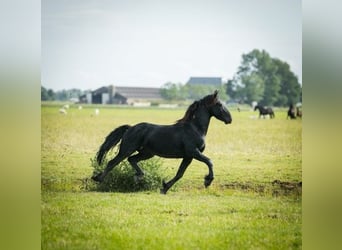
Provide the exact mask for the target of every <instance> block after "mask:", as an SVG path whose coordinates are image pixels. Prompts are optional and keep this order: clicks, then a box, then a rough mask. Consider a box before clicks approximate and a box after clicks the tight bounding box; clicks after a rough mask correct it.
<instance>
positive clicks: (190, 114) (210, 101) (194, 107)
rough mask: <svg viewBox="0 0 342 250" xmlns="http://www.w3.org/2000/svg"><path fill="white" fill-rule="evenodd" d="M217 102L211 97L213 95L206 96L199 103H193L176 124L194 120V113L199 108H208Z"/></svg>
mask: <svg viewBox="0 0 342 250" xmlns="http://www.w3.org/2000/svg"><path fill="white" fill-rule="evenodd" d="M217 101H218V100H217V98H216V96H215V97H213V95H207V96H205V97H203V98H202V99H201V100H199V101H194V102H193V103H192V104H191V105H190V106H189V107H188V109H187V110H186V112H185V114H184V116H183V118H181V119H179V120H177V121H176V123H184V122H189V121H191V120H192V119H193V118H194V114H195V112H196V111H197V109H198V108H199V107H200V106H210V105H213V104H215V103H216V102H217Z"/></svg>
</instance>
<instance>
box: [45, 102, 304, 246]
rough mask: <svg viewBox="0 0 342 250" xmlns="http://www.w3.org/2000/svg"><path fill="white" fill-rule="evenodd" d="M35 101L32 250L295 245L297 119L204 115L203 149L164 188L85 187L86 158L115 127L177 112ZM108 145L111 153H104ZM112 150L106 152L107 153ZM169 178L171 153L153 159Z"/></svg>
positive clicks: (166, 120) (167, 119)
mask: <svg viewBox="0 0 342 250" xmlns="http://www.w3.org/2000/svg"><path fill="white" fill-rule="evenodd" d="M58 109H59V107H58V106H54V105H44V104H43V105H42V112H41V114H42V117H41V119H42V121H41V122H42V126H41V127H42V132H41V133H42V138H41V151H42V152H41V155H42V159H41V181H42V183H41V184H42V185H41V187H42V203H41V215H42V229H41V246H42V249H301V235H302V233H301V225H302V219H301V212H302V209H301V132H302V126H301V125H302V124H301V120H286V111H285V110H276V111H275V114H276V118H275V119H273V120H270V119H255V118H256V117H255V116H257V115H258V113H257V112H253V111H243V112H237V111H235V110H230V111H231V113H232V117H233V123H232V124H231V125H224V124H223V123H221V122H220V121H218V120H215V119H214V118H213V119H212V121H211V124H210V127H209V131H208V135H207V138H206V144H207V146H206V150H205V151H204V154H205V155H207V156H208V157H210V158H211V159H212V161H213V163H214V173H215V180H214V181H213V183H212V185H211V186H210V187H209V188H208V189H205V188H204V186H203V177H204V176H205V175H206V174H207V172H208V169H207V167H206V166H205V165H204V164H203V163H200V162H197V161H193V162H192V164H191V165H190V166H189V168H188V169H187V171H186V173H185V175H184V177H183V178H182V179H181V180H180V181H179V182H178V183H177V184H176V185H175V186H174V187H173V188H172V189H171V190H169V192H168V193H167V195H160V194H159V190H158V188H156V190H152V191H144V192H131V193H119V192H116V193H108V192H90V191H87V190H84V189H83V188H82V183H83V181H84V179H86V178H89V177H90V176H91V174H92V171H93V169H92V166H91V159H93V157H94V155H95V153H96V152H97V150H98V147H99V146H100V145H101V144H102V142H103V140H104V138H105V137H106V136H107V134H108V133H109V132H110V131H112V130H113V129H114V128H115V127H117V126H119V125H122V124H135V123H138V122H142V121H146V122H152V123H158V124H171V123H173V122H174V121H176V120H177V119H179V118H180V117H182V115H183V114H184V112H185V109H172V110H171V109H157V108H146V109H138V108H137V109H133V108H119V107H114V108H113V107H105V108H100V114H99V115H98V116H96V115H95V114H94V109H95V107H94V106H86V107H83V109H82V110H79V109H77V106H71V108H70V109H69V110H68V114H67V115H62V114H59V112H58ZM114 151H115V150H114ZM112 155H113V153H112ZM160 160H161V161H162V166H161V167H160V168H161V171H162V172H164V173H165V178H166V179H169V178H172V177H173V176H174V175H175V173H176V171H177V169H178V165H179V164H180V160H177V159H160Z"/></svg>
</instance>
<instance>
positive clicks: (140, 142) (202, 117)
mask: <svg viewBox="0 0 342 250" xmlns="http://www.w3.org/2000/svg"><path fill="white" fill-rule="evenodd" d="M212 116H214V117H215V118H217V119H218V120H221V121H223V122H224V123H225V124H228V123H231V122H232V118H231V115H230V113H229V111H228V110H227V108H226V107H225V106H224V105H222V103H221V102H220V101H219V99H218V97H217V91H215V92H214V94H212V95H208V96H205V97H204V98H202V99H201V100H199V101H195V102H194V103H192V104H191V105H190V106H189V107H188V109H187V111H186V112H185V115H184V117H183V118H182V119H180V120H178V121H177V122H176V123H175V124H173V125H156V124H150V123H139V124H137V125H134V126H130V125H123V126H120V127H118V128H116V129H115V130H113V131H112V132H111V133H110V134H109V135H108V136H107V137H106V139H105V141H104V143H103V144H102V145H101V147H100V149H99V151H98V153H97V162H98V163H99V164H101V163H102V160H103V158H104V157H105V155H106V153H107V152H108V151H109V150H110V149H111V148H112V147H114V146H115V145H116V144H117V143H119V141H120V140H121V144H120V149H119V153H118V154H117V155H116V156H115V157H114V159H112V160H110V161H109V162H108V164H107V167H106V168H105V170H104V171H103V172H102V173H100V174H98V175H96V176H93V177H92V179H93V180H95V181H98V182H102V181H103V179H104V178H105V176H106V175H107V174H108V173H109V172H110V171H111V170H112V169H113V168H114V167H115V166H116V165H117V164H118V163H119V162H121V161H122V160H124V159H125V158H127V157H128V161H129V163H130V164H131V165H132V167H133V168H134V169H135V170H136V180H139V179H141V178H142V177H143V175H144V173H143V171H142V170H141V168H140V167H139V166H138V164H137V163H138V162H139V161H142V160H146V159H149V158H151V157H153V156H154V155H158V156H160V157H165V158H183V160H182V162H181V164H180V166H179V169H178V171H177V174H176V176H175V177H173V178H172V179H171V180H170V181H168V182H164V181H163V188H162V189H161V190H160V192H161V193H162V194H166V192H167V191H168V190H169V188H171V187H172V185H173V184H175V183H176V182H177V181H178V180H179V179H180V178H181V177H182V176H183V174H184V172H185V170H186V169H187V167H188V166H189V165H190V163H191V161H192V160H193V159H196V160H198V161H201V162H204V163H205V164H206V165H207V166H208V169H209V174H208V175H207V176H205V178H204V185H205V187H208V186H209V185H210V184H211V182H212V181H213V179H214V172H213V164H212V162H211V160H210V159H209V158H208V157H206V156H205V155H204V154H202V152H203V151H204V148H205V136H206V134H207V130H208V127H209V122H210V118H211V117H212ZM134 152H137V153H136V154H134V155H132V154H133V153H134Z"/></svg>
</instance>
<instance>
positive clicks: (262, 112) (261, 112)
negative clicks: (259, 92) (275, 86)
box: [254, 105, 275, 119]
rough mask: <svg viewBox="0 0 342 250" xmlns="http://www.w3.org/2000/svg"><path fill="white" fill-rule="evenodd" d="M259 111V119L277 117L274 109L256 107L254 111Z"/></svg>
mask: <svg viewBox="0 0 342 250" xmlns="http://www.w3.org/2000/svg"><path fill="white" fill-rule="evenodd" d="M257 109H258V110H259V118H261V116H263V117H264V118H265V116H266V115H270V118H271V119H272V118H274V117H275V115H274V112H273V109H272V108H264V107H263V106H260V105H256V106H255V107H254V111H255V110H257Z"/></svg>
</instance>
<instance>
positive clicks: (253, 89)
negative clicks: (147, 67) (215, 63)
mask: <svg viewBox="0 0 342 250" xmlns="http://www.w3.org/2000/svg"><path fill="white" fill-rule="evenodd" d="M215 88H217V87H214V86H207V85H198V86H197V85H188V84H186V85H183V84H181V83H178V84H176V83H166V84H165V85H164V86H163V87H162V92H161V93H162V95H163V97H164V98H165V99H168V100H185V99H199V98H201V97H203V96H204V95H207V94H208V93H210V92H212V91H213V90H214V89H215ZM219 90H220V98H221V99H222V100H224V101H227V100H230V101H234V102H238V103H246V104H252V102H258V103H259V104H260V105H264V106H288V105H290V104H295V103H298V102H301V101H302V87H301V85H300V83H299V81H298V78H297V76H296V75H295V74H294V73H293V72H292V71H291V69H290V65H289V64H288V63H286V62H283V61H281V60H280V59H277V58H272V57H271V56H270V55H269V54H268V53H267V52H266V51H265V50H262V51H260V50H257V49H254V50H253V51H251V52H249V53H248V54H243V55H242V62H241V65H240V66H239V67H238V70H237V72H236V73H235V74H234V76H233V77H232V79H229V80H228V81H227V82H226V83H224V84H223V85H222V86H221V87H220V89H219Z"/></svg>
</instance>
